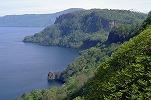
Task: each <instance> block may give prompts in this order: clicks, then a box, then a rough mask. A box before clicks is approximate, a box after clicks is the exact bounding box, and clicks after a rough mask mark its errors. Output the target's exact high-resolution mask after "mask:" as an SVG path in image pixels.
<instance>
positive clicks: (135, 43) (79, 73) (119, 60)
mask: <svg viewBox="0 0 151 100" xmlns="http://www.w3.org/2000/svg"><path fill="white" fill-rule="evenodd" d="M94 11H96V12H97V11H98V12H99V11H100V10H90V11H86V13H89V14H88V15H87V14H86V15H87V16H89V15H90V14H92V13H93V14H94ZM101 11H102V10H101ZM103 11H104V12H109V13H110V14H111V15H114V14H113V12H114V13H115V12H117V13H119V12H123V13H121V16H122V14H123V16H122V19H123V18H125V17H124V15H125V16H128V15H127V14H128V13H131V14H129V15H133V14H134V15H133V18H134V19H135V17H136V19H135V21H134V22H132V23H129V21H122V22H121V23H120V20H121V19H120V18H119V16H118V15H117V13H116V14H115V15H117V16H116V17H117V18H116V17H115V16H114V17H115V18H114V20H117V21H119V22H118V24H115V25H113V26H112V27H104V28H101V31H100V30H99V31H96V30H95V29H96V28H92V30H91V32H90V33H89V31H87V27H89V25H92V26H93V25H94V24H95V23H96V22H95V21H94V20H93V21H91V20H90V22H91V23H90V24H89V25H88V24H85V25H88V26H86V27H84V29H86V30H83V29H81V30H82V31H83V32H84V35H85V34H86V35H87V34H88V35H90V37H89V38H87V39H86V40H84V41H82V42H83V44H81V46H83V47H84V48H88V47H89V49H84V50H82V51H79V53H80V56H79V57H78V58H76V59H75V60H74V61H73V62H72V63H71V64H69V65H68V67H67V68H66V69H65V70H64V71H62V72H61V73H60V74H59V76H58V78H57V79H58V80H61V81H64V82H65V83H64V84H63V85H62V86H61V87H52V88H50V89H47V90H33V91H32V92H31V93H24V94H23V95H22V97H21V99H22V100H68V99H69V100H104V99H107V100H112V99H116V100H124V99H138V98H139V99H142V100H143V99H147V98H150V91H151V90H150V66H151V63H150V62H151V44H150V43H151V26H150V23H151V17H150V16H151V13H149V16H148V18H147V19H146V20H145V21H144V22H143V24H138V23H141V22H142V21H143V19H141V18H142V17H141V18H140V17H138V16H137V14H138V15H143V16H145V15H144V14H142V13H136V15H135V13H134V12H129V11H121V10H103ZM96 12H95V13H96ZM111 12H112V13H111ZM126 12H127V14H126ZM75 13H76V15H78V13H79V16H80V15H81V17H82V18H83V16H84V17H85V16H86V15H85V14H84V13H82V12H81V11H80V12H75ZM75 13H70V14H66V15H62V16H60V17H59V18H58V21H56V22H55V25H56V23H58V22H59V23H61V21H63V20H64V18H63V16H67V15H72V14H75ZM109 13H108V14H107V15H109ZM132 13H133V14H132ZM60 18H63V19H62V20H59V19H60ZM93 18H95V17H94V16H93V17H90V19H93ZM101 18H105V17H103V16H102V17H101ZM107 18H109V16H107ZM128 18H130V17H128ZM139 18H140V19H139ZM69 19H70V17H69ZM71 19H72V17H71ZM74 19H75V18H74ZM138 19H139V20H138ZM76 20H77V19H76ZM71 21H72V20H71ZM69 22H70V21H69ZM86 22H87V21H86ZM93 22H95V23H93ZM55 25H53V26H54V28H56V26H55ZM57 25H58V26H59V24H57ZM65 25H66V24H65ZM70 25H71V24H70ZM79 25H81V24H79ZM83 25H84V24H82V26H83ZM85 25H84V26H85ZM53 26H50V27H53ZM72 27H74V25H73V26H72ZM99 27H100V26H99ZM80 28H81V26H80ZM82 28H83V27H82ZM89 28H90V27H89ZM46 29H49V28H46ZM46 29H45V30H46ZM71 29H72V28H71ZM94 30H95V32H94ZM102 30H103V32H102ZM51 31H52V29H51V28H50V30H49V31H47V32H44V31H42V32H40V33H37V34H35V35H40V36H39V38H40V37H41V35H43V37H44V36H48V33H49V32H50V34H52V33H51ZM85 31H87V32H85ZM104 32H105V33H104ZM50 34H49V36H50ZM68 34H69V35H70V34H72V33H68ZM96 34H97V35H96ZM102 34H103V35H102ZM61 35H62V33H61ZM63 36H64V37H67V36H68V35H66V34H64V35H62V36H61V37H63ZM102 36H103V38H102ZM35 37H36V36H32V37H28V38H32V39H34V38H35ZM50 37H51V36H50ZM92 37H93V39H92ZM72 38H73V37H72ZM98 38H99V39H98ZM100 38H101V39H100ZM104 38H105V39H104ZM73 39H74V38H73ZM77 39H78V38H77ZM103 39H104V40H103ZM129 39H130V40H129ZM92 40H93V42H92ZM101 40H103V41H101ZM98 41H99V42H98ZM126 41H128V42H126ZM68 42H69V41H68ZM122 43H123V44H122ZM121 44H122V45H121ZM85 45H89V46H88V47H85ZM120 45H121V46H120ZM65 46H66V45H65ZM81 46H78V47H81ZM71 47H72V46H71ZM113 52H114V53H113ZM110 56H111V57H110Z"/></svg>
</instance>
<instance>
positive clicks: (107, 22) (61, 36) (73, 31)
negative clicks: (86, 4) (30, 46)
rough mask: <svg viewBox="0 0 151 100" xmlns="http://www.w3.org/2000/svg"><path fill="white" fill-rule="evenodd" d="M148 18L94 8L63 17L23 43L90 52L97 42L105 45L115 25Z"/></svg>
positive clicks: (124, 11) (138, 14)
mask: <svg viewBox="0 0 151 100" xmlns="http://www.w3.org/2000/svg"><path fill="white" fill-rule="evenodd" d="M145 18H146V15H145V14H143V13H137V12H131V11H127V10H108V9H102V10H100V9H91V10H83V11H76V12H72V13H68V14H63V15H61V16H59V17H58V18H57V19H56V21H55V23H54V25H52V26H49V27H47V28H45V29H44V30H43V31H41V32H40V33H36V34H35V35H33V36H27V37H25V38H24V40H23V41H24V42H33V43H38V44H40V45H58V46H65V47H72V48H83V49H87V48H90V47H91V46H96V44H97V43H96V41H97V42H98V43H102V42H104V41H105V40H106V39H107V36H108V34H109V31H110V29H111V28H112V27H113V26H115V25H117V24H134V23H139V22H142V21H143V20H144V19H145ZM129 30H130V29H129ZM131 33H132V32H131ZM98 37H99V38H98ZM101 37H103V38H101ZM89 40H90V41H89ZM86 41H89V42H90V44H91V45H90V46H87V47H86V46H85V44H84V42H86ZM94 41H95V42H94Z"/></svg>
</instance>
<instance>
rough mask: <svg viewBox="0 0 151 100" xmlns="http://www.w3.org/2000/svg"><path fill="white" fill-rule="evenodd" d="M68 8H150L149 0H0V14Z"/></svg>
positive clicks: (38, 12) (42, 11)
mask: <svg viewBox="0 0 151 100" xmlns="http://www.w3.org/2000/svg"><path fill="white" fill-rule="evenodd" d="M68 8H85V9H91V8H100V9H104V8H108V9H126V10H129V9H134V10H137V11H141V12H145V13H147V12H149V11H150V10H151V0H0V16H4V15H12V14H16V15H18V14H41V13H54V12H58V11H62V10H65V9H68Z"/></svg>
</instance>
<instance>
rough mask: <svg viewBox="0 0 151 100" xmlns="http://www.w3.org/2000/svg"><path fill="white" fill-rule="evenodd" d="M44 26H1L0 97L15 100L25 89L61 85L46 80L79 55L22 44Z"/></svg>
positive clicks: (71, 51)
mask: <svg viewBox="0 0 151 100" xmlns="http://www.w3.org/2000/svg"><path fill="white" fill-rule="evenodd" d="M42 29H43V28H41V27H0V100H13V99H14V98H15V97H16V96H20V95H21V94H22V93H23V92H29V91H31V90H33V89H45V88H49V87H51V86H60V85H61V83H59V82H56V81H54V82H51V83H49V82H48V81H47V73H48V71H50V70H52V71H62V70H63V69H64V68H65V67H66V66H67V65H68V64H69V63H70V62H71V61H73V60H74V59H75V58H76V57H77V56H78V54H77V52H76V51H75V50H73V49H69V48H62V47H55V46H40V45H37V44H32V43H23V42H22V39H23V38H24V37H25V36H27V35H31V34H34V33H36V32H39V31H41V30H42Z"/></svg>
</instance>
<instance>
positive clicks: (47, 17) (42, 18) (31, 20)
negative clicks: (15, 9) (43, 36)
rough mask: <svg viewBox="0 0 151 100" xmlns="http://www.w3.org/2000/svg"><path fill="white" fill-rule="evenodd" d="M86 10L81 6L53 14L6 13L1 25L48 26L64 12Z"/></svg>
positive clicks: (0, 18) (0, 19)
mask: <svg viewBox="0 0 151 100" xmlns="http://www.w3.org/2000/svg"><path fill="white" fill-rule="evenodd" d="M78 10H84V9H81V8H70V9H67V10H64V11H60V12H57V13H52V14H24V15H6V16H3V17H0V26H1V27H47V26H50V25H52V24H54V22H55V20H56V18H57V17H59V16H60V15H62V14H66V13H69V12H74V11H78Z"/></svg>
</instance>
